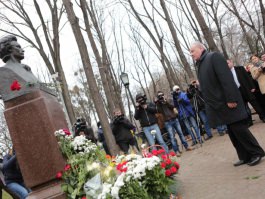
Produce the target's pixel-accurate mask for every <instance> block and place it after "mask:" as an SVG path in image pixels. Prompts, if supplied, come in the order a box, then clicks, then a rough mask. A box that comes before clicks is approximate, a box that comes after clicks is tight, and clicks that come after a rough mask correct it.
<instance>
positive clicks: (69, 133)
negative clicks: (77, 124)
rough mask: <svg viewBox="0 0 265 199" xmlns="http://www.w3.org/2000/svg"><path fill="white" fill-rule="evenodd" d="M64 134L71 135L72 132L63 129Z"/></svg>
mask: <svg viewBox="0 0 265 199" xmlns="http://www.w3.org/2000/svg"><path fill="white" fill-rule="evenodd" d="M63 132H64V133H65V135H71V132H70V131H68V130H67V129H63Z"/></svg>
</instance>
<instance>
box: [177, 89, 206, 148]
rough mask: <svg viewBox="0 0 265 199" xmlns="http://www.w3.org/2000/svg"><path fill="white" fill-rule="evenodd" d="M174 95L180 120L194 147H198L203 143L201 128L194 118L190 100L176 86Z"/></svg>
mask: <svg viewBox="0 0 265 199" xmlns="http://www.w3.org/2000/svg"><path fill="white" fill-rule="evenodd" d="M172 95H173V101H174V106H175V107H176V108H177V109H178V112H179V119H180V120H182V121H183V123H184V124H185V126H186V128H187V130H188V132H189V134H190V135H191V137H192V146H194V145H196V144H197V143H198V142H199V143H202V139H201V135H200V130H199V127H198V125H197V123H196V120H195V118H194V116H195V114H194V112H193V110H192V106H191V103H190V100H189V98H188V96H187V94H186V93H184V92H182V91H180V88H179V86H177V85H175V86H174V87H173V93H172ZM190 125H191V126H192V127H193V128H194V130H195V133H196V135H197V140H196V137H195V135H194V134H193V132H192V130H191V126H190Z"/></svg>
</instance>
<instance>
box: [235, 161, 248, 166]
mask: <svg viewBox="0 0 265 199" xmlns="http://www.w3.org/2000/svg"><path fill="white" fill-rule="evenodd" d="M243 164H246V162H245V161H244V160H239V161H238V162H236V163H234V166H235V167H238V166H240V165H243Z"/></svg>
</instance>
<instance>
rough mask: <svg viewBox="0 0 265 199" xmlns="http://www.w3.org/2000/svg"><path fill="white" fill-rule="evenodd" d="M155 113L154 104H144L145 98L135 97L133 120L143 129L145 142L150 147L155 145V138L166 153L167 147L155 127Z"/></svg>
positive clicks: (157, 128) (156, 126)
mask: <svg viewBox="0 0 265 199" xmlns="http://www.w3.org/2000/svg"><path fill="white" fill-rule="evenodd" d="M156 113H157V110H156V107H155V105H154V104H151V103H149V104H147V103H146V96H145V95H143V94H137V95H136V109H135V114H134V118H135V119H136V120H139V121H140V124H141V126H142V128H143V131H144V134H145V136H146V138H147V141H148V143H149V145H150V146H153V145H154V144H155V138H156V139H157V141H158V143H159V144H160V145H161V146H162V147H163V148H164V149H165V151H166V152H167V153H168V147H167V145H166V143H165V141H164V140H163V137H162V135H161V131H160V129H159V127H158V125H157V118H156V116H155V114H156ZM153 148H155V147H153Z"/></svg>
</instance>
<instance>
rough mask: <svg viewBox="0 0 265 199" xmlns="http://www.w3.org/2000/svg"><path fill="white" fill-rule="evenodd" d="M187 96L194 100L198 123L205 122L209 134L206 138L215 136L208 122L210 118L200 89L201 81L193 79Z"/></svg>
mask: <svg viewBox="0 0 265 199" xmlns="http://www.w3.org/2000/svg"><path fill="white" fill-rule="evenodd" d="M187 96H188V98H189V99H191V100H192V104H193V108H194V110H195V114H196V119H197V120H198V121H197V123H198V125H201V123H200V121H199V120H201V121H202V122H203V124H204V129H205V132H206V134H207V138H205V140H209V139H211V138H212V137H213V135H212V132H211V128H210V125H209V122H208V118H207V115H206V110H205V102H204V100H203V98H202V93H201V91H200V90H199V82H198V81H196V80H193V81H192V82H191V84H190V85H189V88H188V89H187ZM200 127H201V126H200Z"/></svg>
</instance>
